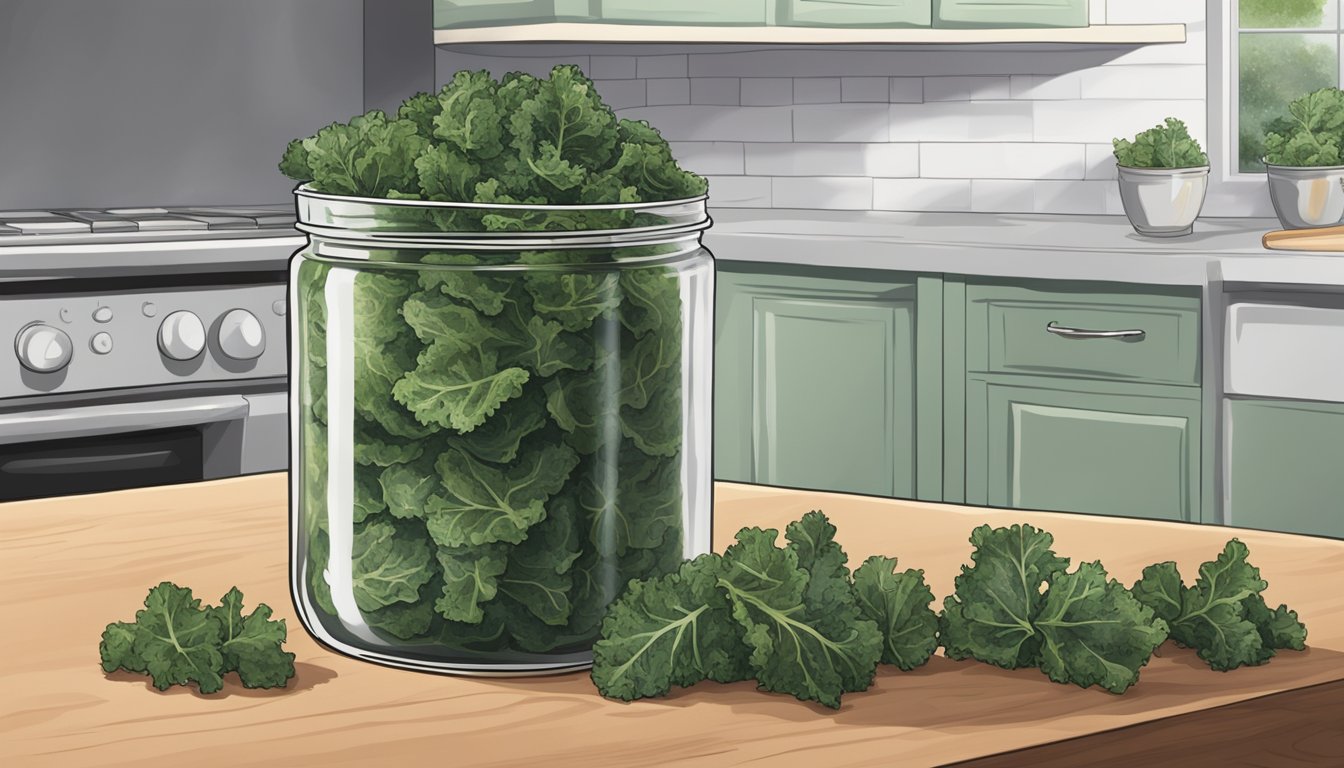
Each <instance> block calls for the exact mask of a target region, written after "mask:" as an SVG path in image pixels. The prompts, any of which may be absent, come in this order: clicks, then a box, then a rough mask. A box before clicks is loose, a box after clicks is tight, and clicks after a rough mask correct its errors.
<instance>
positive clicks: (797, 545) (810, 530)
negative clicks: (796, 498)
mask: <svg viewBox="0 0 1344 768" xmlns="http://www.w3.org/2000/svg"><path fill="white" fill-rule="evenodd" d="M784 538H785V540H787V541H788V542H789V544H788V549H790V550H791V551H792V552H793V553H794V555H796V556H797V558H798V567H799V568H802V569H803V570H804V571H807V575H808V579H807V590H806V592H805V593H804V594H803V600H804V601H805V602H808V603H812V604H814V605H829V606H830V610H831V611H832V613H834V614H835V618H837V619H839V620H842V621H846V622H851V621H854V620H855V619H857V618H858V617H859V606H858V603H856V602H855V599H854V591H853V590H852V589H850V581H849V568H848V567H846V565H845V564H846V563H848V562H849V556H848V555H846V554H845V550H844V549H842V548H841V547H840V545H839V544H838V543H836V541H835V526H834V525H831V522H830V521H829V520H827V519H826V515H824V514H822V513H821V511H819V510H813V511H811V512H808V513H807V514H805V515H803V516H802V517H801V518H799V519H798V520H795V521H794V522H792V523H789V524H788V525H787V526H786V527H785V528H784Z"/></svg>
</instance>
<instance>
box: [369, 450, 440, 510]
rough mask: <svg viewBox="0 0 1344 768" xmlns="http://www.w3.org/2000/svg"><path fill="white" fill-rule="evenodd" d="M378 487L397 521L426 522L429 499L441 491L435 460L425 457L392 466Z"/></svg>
mask: <svg viewBox="0 0 1344 768" xmlns="http://www.w3.org/2000/svg"><path fill="white" fill-rule="evenodd" d="M417 447H419V446H417ZM378 486H379V489H380V491H381V495H382V499H383V501H384V503H385V504H386V506H387V509H388V511H389V512H391V514H392V516H393V517H398V518H402V519H409V518H424V516H425V505H426V504H428V503H429V497H430V496H432V495H434V494H435V493H437V492H438V491H439V489H440V488H441V485H440V483H439V474H438V472H436V471H435V470H434V457H432V456H423V457H419V458H417V459H416V460H415V461H413V462H410V463H405V464H393V465H391V466H389V467H388V468H386V469H384V470H382V472H381V473H380V474H379V475H378Z"/></svg>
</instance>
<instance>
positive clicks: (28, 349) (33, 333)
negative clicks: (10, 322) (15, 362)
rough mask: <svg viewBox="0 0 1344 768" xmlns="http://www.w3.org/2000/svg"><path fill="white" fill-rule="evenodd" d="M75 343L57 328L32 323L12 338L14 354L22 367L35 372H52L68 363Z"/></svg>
mask: <svg viewBox="0 0 1344 768" xmlns="http://www.w3.org/2000/svg"><path fill="white" fill-rule="evenodd" d="M74 351H75V345H74V344H73V343H71V341H70V337H69V336H68V335H67V334H66V332H65V331H62V330H60V329H59V328H52V327H51V326H50V325H42V324H41V323H34V324H32V325H30V326H27V327H26V328H24V329H23V330H21V331H19V335H18V336H17V337H16V338H15V339H14V354H16V355H18V356H19V362H20V363H21V364H22V365H23V367H24V368H27V369H28V370H30V371H35V372H37V373H53V372H55V371H59V370H61V369H62V368H64V367H65V366H67V365H69V364H70V356H71V355H72V354H74Z"/></svg>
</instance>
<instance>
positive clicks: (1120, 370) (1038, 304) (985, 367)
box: [966, 286, 1200, 385]
mask: <svg viewBox="0 0 1344 768" xmlns="http://www.w3.org/2000/svg"><path fill="white" fill-rule="evenodd" d="M966 297H967V309H966V311H967V318H966V334H967V338H966V345H967V346H966V364H967V368H968V370H971V371H982V372H989V373H1021V374H1033V375H1037V376H1072V377H1089V378H1102V379H1115V380H1125V381H1137V382H1151V383H1159V384H1190V385H1193V384H1198V383H1199V381H1200V355H1199V343H1200V342H1199V338H1200V330H1199V299H1198V298H1197V297H1194V296H1164V295H1149V294H1123V293H1121V294H1116V293H1092V292H1081V291H1079V292H1067V293H1065V292H1057V291H1054V290H1051V291H1037V290H1032V289H1029V288H1022V287H1012V286H967V289H966Z"/></svg>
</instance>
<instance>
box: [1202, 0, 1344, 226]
mask: <svg viewBox="0 0 1344 768" xmlns="http://www.w3.org/2000/svg"><path fill="white" fill-rule="evenodd" d="M1205 8H1206V12H1205V30H1206V39H1205V46H1206V51H1205V53H1206V60H1207V67H1208V70H1207V74H1208V125H1209V136H1208V141H1209V146H1208V147H1207V149H1208V155H1209V164H1210V166H1211V168H1210V173H1209V191H1208V197H1207V199H1206V201H1205V204H1204V215H1206V216H1263V217H1273V216H1274V207H1273V205H1272V204H1271V203H1270V200H1269V193H1268V192H1267V191H1266V190H1265V184H1266V181H1265V176H1264V174H1263V173H1247V172H1244V171H1242V170H1241V161H1240V157H1239V153H1238V146H1237V144H1238V140H1239V134H1238V125H1237V117H1238V109H1239V107H1240V104H1239V103H1238V96H1239V94H1240V88H1239V85H1240V84H1239V82H1238V74H1239V72H1240V67H1239V64H1240V62H1239V61H1238V58H1237V50H1238V43H1239V37H1238V35H1239V33H1240V30H1239V28H1238V25H1237V19H1238V16H1239V11H1240V0H1207V2H1206V3H1205ZM1341 13H1344V8H1341ZM1337 26H1344V17H1342V18H1340V19H1339V20H1338V21H1337ZM1283 31H1284V32H1288V33H1291V32H1297V31H1303V30H1283ZM1321 31H1322V32H1324V31H1325V30H1321ZM1336 34H1337V35H1340V37H1339V38H1338V39H1339V40H1340V45H1341V46H1344V34H1341V33H1339V32H1338V31H1336ZM1339 62H1340V63H1339V68H1340V72H1339V77H1340V82H1341V84H1344V47H1341V48H1340V49H1339Z"/></svg>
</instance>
